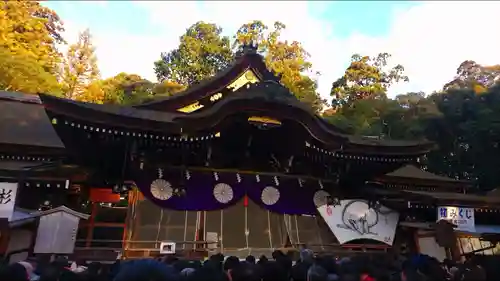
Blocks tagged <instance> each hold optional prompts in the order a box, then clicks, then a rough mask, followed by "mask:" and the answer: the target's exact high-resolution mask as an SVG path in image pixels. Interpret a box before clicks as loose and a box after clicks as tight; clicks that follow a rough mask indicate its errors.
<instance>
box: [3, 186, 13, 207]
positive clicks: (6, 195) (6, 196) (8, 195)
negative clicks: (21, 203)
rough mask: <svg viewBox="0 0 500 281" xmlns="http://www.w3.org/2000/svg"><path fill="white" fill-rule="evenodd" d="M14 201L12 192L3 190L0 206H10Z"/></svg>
mask: <svg viewBox="0 0 500 281" xmlns="http://www.w3.org/2000/svg"><path fill="white" fill-rule="evenodd" d="M11 201H12V190H11V189H9V190H8V191H7V190H6V189H5V188H2V190H1V191H0V204H9V203H10V202H11Z"/></svg>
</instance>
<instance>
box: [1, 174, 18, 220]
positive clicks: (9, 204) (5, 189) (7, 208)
mask: <svg viewBox="0 0 500 281" xmlns="http://www.w3.org/2000/svg"><path fill="white" fill-rule="evenodd" d="M16 195H17V183H12V182H0V218H7V219H9V221H10V220H11V219H12V214H13V213H14V205H15V203H16Z"/></svg>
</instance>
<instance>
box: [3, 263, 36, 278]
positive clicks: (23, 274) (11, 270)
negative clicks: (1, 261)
mask: <svg viewBox="0 0 500 281" xmlns="http://www.w3.org/2000/svg"><path fill="white" fill-rule="evenodd" d="M1 277H2V279H1V280H2V281H3V280H5V281H7V280H8V281H29V275H28V272H27V271H26V268H25V267H24V266H23V265H21V264H19V263H14V264H11V265H9V266H7V267H6V268H5V269H4V271H3V273H2V276H1Z"/></svg>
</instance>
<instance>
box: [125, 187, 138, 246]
mask: <svg viewBox="0 0 500 281" xmlns="http://www.w3.org/2000/svg"><path fill="white" fill-rule="evenodd" d="M138 197H139V196H138V194H137V191H136V190H135V189H133V190H131V191H129V192H128V205H127V216H126V217H125V226H124V227H123V239H122V249H123V251H126V250H127V248H128V244H129V243H128V242H129V240H130V239H131V238H132V235H131V234H132V232H133V231H134V222H133V221H132V220H133V218H134V213H133V210H134V208H135V206H136V204H137V198H138Z"/></svg>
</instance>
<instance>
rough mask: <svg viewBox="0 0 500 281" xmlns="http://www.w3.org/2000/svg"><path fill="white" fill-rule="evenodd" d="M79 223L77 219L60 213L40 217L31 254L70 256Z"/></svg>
mask: <svg viewBox="0 0 500 281" xmlns="http://www.w3.org/2000/svg"><path fill="white" fill-rule="evenodd" d="M79 222H80V218H79V217H76V216H74V215H72V214H68V213H65V212H62V211H60V212H55V213H52V214H48V215H44V216H41V217H40V221H39V223H38V231H37V236H36V241H35V247H34V250H33V252H34V253H36V254H72V253H73V250H74V248H75V238H76V231H77V229H78V223H79Z"/></svg>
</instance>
